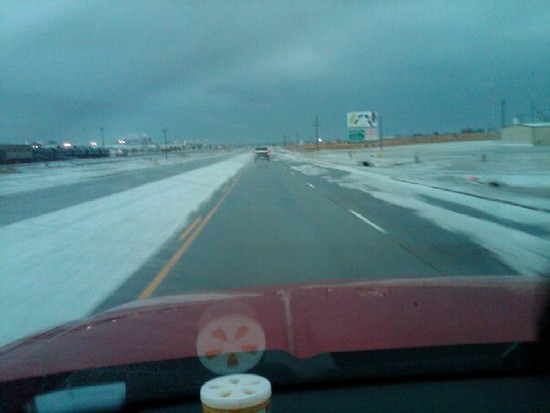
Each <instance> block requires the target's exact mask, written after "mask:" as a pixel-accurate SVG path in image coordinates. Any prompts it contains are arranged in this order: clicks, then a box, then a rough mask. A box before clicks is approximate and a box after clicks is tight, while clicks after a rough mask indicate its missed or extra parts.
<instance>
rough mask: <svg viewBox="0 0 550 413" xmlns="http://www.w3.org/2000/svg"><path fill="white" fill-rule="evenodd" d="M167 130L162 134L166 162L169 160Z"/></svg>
mask: <svg viewBox="0 0 550 413" xmlns="http://www.w3.org/2000/svg"><path fill="white" fill-rule="evenodd" d="M166 132H167V131H166V129H163V130H162V133H163V134H164V156H165V158H166V160H168V144H167V143H166Z"/></svg>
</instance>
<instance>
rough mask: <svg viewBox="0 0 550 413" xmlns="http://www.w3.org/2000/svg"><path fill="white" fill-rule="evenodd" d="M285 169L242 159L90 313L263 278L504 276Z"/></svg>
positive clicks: (466, 246) (473, 255)
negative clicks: (182, 227)
mask: <svg viewBox="0 0 550 413" xmlns="http://www.w3.org/2000/svg"><path fill="white" fill-rule="evenodd" d="M291 166H292V165H291V163H289V162H286V161H279V160H277V159H275V160H272V161H270V162H268V161H257V162H252V161H251V162H250V163H249V164H248V165H247V166H246V167H245V169H244V170H243V171H242V173H241V174H239V175H237V176H236V177H235V179H234V180H232V181H231V182H230V183H229V184H227V185H226V187H225V188H224V189H223V190H222V191H220V192H219V193H218V194H217V196H216V197H215V199H214V200H212V202H210V203H209V204H208V205H205V206H204V208H203V210H202V211H200V213H198V214H197V216H196V217H195V219H194V220H193V221H192V222H191V223H190V225H189V226H188V228H187V229H186V230H184V231H183V232H182V233H181V234H178V236H176V237H174V238H173V239H171V240H169V241H168V242H167V243H166V244H165V245H164V246H163V248H162V250H161V251H160V252H159V253H158V254H157V256H155V257H154V258H152V259H151V260H149V262H148V263H147V264H146V265H145V266H143V267H142V268H141V269H140V271H138V272H137V273H136V274H135V275H134V276H133V277H131V279H129V280H128V281H127V282H126V283H125V284H124V285H122V286H121V287H120V289H119V290H118V291H117V292H116V293H115V294H113V295H112V296H111V297H109V298H108V299H107V300H106V301H105V302H104V303H103V304H102V305H101V306H100V307H99V308H98V309H97V310H98V311H99V310H103V309H106V308H110V307H113V306H115V305H119V304H122V303H124V302H127V301H130V300H135V299H138V298H148V297H158V296H165V295H174V294H180V293H187V292H194V291H201V290H203V291H204V290H213V289H214V290H215V289H229V288H240V287H248V286H257V285H268V284H281V283H297V282H309V281H319V280H338V279H379V278H402V277H431V276H445V275H506V274H511V273H513V271H512V270H511V269H510V268H508V267H506V266H505V265H503V264H502V263H501V262H500V261H498V260H497V259H496V258H495V256H494V255H493V254H492V253H490V252H489V251H487V250H485V249H484V248H481V247H479V246H477V245H476V244H473V243H472V242H471V241H470V240H468V239H467V238H466V237H464V236H461V235H459V234H456V233H452V232H449V231H445V230H443V229H441V228H440V227H438V226H436V225H434V224H432V223H430V222H429V221H427V220H425V219H422V218H420V217H418V216H416V215H414V214H413V213H411V212H410V211H408V210H406V209H403V208H400V207H397V206H393V205H390V204H388V203H385V202H383V201H380V200H377V199H376V198H373V197H371V196H369V195H368V194H367V193H365V192H361V191H357V190H352V189H346V188H342V187H340V186H338V185H337V184H331V183H329V182H327V181H326V180H321V179H315V177H311V176H307V175H304V174H302V173H300V172H297V171H295V170H293V169H292V167H291Z"/></svg>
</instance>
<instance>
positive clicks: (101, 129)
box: [99, 126, 105, 148]
mask: <svg viewBox="0 0 550 413" xmlns="http://www.w3.org/2000/svg"><path fill="white" fill-rule="evenodd" d="M99 130H100V131H101V146H103V148H105V138H104V137H103V131H104V130H105V128H104V127H103V126H102V127H101V128H99Z"/></svg>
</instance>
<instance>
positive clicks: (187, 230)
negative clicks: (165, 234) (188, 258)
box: [178, 215, 202, 241]
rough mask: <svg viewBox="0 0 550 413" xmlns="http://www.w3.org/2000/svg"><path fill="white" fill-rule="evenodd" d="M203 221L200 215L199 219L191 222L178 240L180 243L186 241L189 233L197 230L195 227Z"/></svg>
mask: <svg viewBox="0 0 550 413" xmlns="http://www.w3.org/2000/svg"><path fill="white" fill-rule="evenodd" d="M201 219H202V217H201V216H200V215H199V216H198V217H197V218H195V219H194V220H193V222H191V225H189V226H188V227H187V228H186V229H185V231H183V232H182V233H181V235H180V236H179V238H178V241H182V240H183V239H185V238H186V237H187V236H188V235H189V233H190V232H191V231H193V228H195V227H196V226H197V224H198V223H199V221H200V220H201Z"/></svg>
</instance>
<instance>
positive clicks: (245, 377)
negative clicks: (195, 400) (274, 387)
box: [201, 374, 271, 410]
mask: <svg viewBox="0 0 550 413" xmlns="http://www.w3.org/2000/svg"><path fill="white" fill-rule="evenodd" d="M270 397H271V383H270V382H269V380H267V379H265V378H263V377H261V376H257V375H255V374H230V375H228V376H222V377H217V378H215V379H212V380H210V381H208V382H206V383H205V384H203V386H202V387H201V402H202V403H203V404H204V405H206V406H208V407H212V408H214V409H227V410H236V409H246V408H249V407H254V406H257V405H259V404H261V403H263V402H265V401H266V400H268V399H269V398H270Z"/></svg>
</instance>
